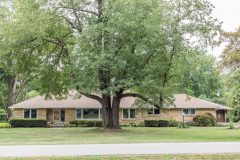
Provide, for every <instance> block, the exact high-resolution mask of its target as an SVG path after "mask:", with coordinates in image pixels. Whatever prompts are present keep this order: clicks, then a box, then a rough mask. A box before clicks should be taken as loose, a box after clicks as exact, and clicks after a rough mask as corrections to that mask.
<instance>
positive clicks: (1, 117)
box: [0, 109, 7, 122]
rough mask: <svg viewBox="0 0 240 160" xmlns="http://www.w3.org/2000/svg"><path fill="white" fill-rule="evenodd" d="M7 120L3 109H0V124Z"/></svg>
mask: <svg viewBox="0 0 240 160" xmlns="http://www.w3.org/2000/svg"><path fill="white" fill-rule="evenodd" d="M6 120H7V113H6V111H5V110H4V109H0V122H4V121H6Z"/></svg>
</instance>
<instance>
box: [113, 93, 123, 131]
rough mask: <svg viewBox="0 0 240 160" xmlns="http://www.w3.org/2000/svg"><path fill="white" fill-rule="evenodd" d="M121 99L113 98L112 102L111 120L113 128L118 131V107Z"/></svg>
mask: <svg viewBox="0 0 240 160" xmlns="http://www.w3.org/2000/svg"><path fill="white" fill-rule="evenodd" d="M120 101H121V99H120V98H119V97H118V96H116V97H115V96H114V97H113V102H112V118H113V128H115V129H119V128H120V126H119V106H120Z"/></svg>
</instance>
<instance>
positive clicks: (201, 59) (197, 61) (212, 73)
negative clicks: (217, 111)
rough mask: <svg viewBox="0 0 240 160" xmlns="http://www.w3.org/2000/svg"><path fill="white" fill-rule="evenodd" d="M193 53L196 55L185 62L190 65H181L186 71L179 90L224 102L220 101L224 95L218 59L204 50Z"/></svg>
mask: <svg viewBox="0 0 240 160" xmlns="http://www.w3.org/2000/svg"><path fill="white" fill-rule="evenodd" d="M192 54H193V55H194V56H188V57H187V58H186V62H185V63H187V64H188V65H185V66H182V67H181V69H183V70H185V73H183V74H182V77H181V79H182V80H181V81H180V83H181V85H179V89H178V90H179V91H178V92H183V93H187V94H189V95H192V96H194V97H199V98H201V99H205V100H209V101H215V102H217V100H219V101H218V102H220V104H224V103H225V102H224V101H223V102H222V101H220V100H222V99H221V98H222V97H223V83H222V77H221V75H220V71H219V69H218V68H217V66H216V59H215V58H214V56H213V55H208V54H206V53H205V52H203V51H202V52H201V51H193V53H192Z"/></svg>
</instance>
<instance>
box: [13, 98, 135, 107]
mask: <svg viewBox="0 0 240 160" xmlns="http://www.w3.org/2000/svg"><path fill="white" fill-rule="evenodd" d="M134 101H135V98H132V97H126V98H123V99H122V100H121V103H120V108H130V107H131V106H132V105H133V104H134ZM9 108H102V106H101V104H100V103H99V102H98V101H96V100H93V99H91V98H88V97H85V96H81V97H80V98H76V97H75V96H74V95H69V96H68V97H67V99H62V100H59V99H55V98H52V99H45V97H44V96H37V97H34V98H31V99H28V100H25V101H23V102H20V103H17V104H14V105H12V106H10V107H9Z"/></svg>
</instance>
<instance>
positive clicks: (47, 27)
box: [0, 0, 71, 108]
mask: <svg viewBox="0 0 240 160" xmlns="http://www.w3.org/2000/svg"><path fill="white" fill-rule="evenodd" d="M6 2H7V3H3V4H1V6H0V11H1V21H0V37H1V39H0V80H1V84H2V86H3V88H5V90H2V91H4V92H5V96H4V97H3V100H4V101H7V102H4V103H3V105H5V106H4V107H6V108H7V107H8V106H11V105H13V104H14V103H16V102H18V101H19V100H22V99H24V95H25V94H26V92H28V91H29V90H31V88H29V86H28V84H29V83H30V82H31V81H32V80H33V79H34V78H39V76H40V74H41V72H45V69H46V68H47V66H50V65H52V66H54V67H56V65H55V64H58V63H59V62H58V61H60V58H57V57H58V56H57V55H58V54H61V56H59V57H64V53H66V51H65V46H63V45H62V40H64V37H66V35H68V34H69V33H71V31H70V30H68V29H67V28H66V27H63V25H62V20H61V19H60V18H59V17H58V16H56V15H55V14H54V12H50V11H48V12H45V11H44V10H42V8H41V6H43V4H44V1H32V0H13V1H6ZM54 54H56V57H55V58H53V55H54ZM54 61H56V62H54ZM53 63H54V64H53ZM42 66H44V67H42Z"/></svg>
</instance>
